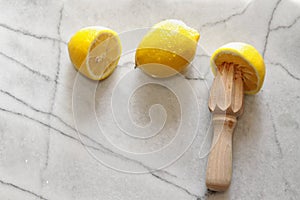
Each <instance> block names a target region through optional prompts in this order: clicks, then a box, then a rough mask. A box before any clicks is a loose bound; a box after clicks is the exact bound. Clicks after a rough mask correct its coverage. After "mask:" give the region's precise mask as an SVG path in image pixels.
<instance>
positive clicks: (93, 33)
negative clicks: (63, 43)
mask: <svg viewBox="0 0 300 200" xmlns="http://www.w3.org/2000/svg"><path fill="white" fill-rule="evenodd" d="M68 50H69V56H70V60H71V62H72V63H73V65H74V67H75V68H76V69H77V70H78V71H79V72H80V73H81V74H83V75H84V76H86V77H88V78H90V79H92V80H102V79H105V78H107V77H108V76H109V75H110V74H111V73H112V72H113V71H114V69H115V68H116V66H117V65H118V61H119V59H120V55H121V51H122V47H121V42H120V39H119V36H118V34H117V33H116V32H114V31H113V30H111V29H108V28H105V27H99V26H93V27H86V28H83V29H81V30H79V31H78V32H76V33H75V34H74V35H73V36H72V38H71V39H70V41H69V43H68Z"/></svg>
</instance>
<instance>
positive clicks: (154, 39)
mask: <svg viewBox="0 0 300 200" xmlns="http://www.w3.org/2000/svg"><path fill="white" fill-rule="evenodd" d="M199 38H200V34H199V33H198V31H197V30H195V29H193V28H190V27H188V26H187V25H186V24H185V23H183V22H182V21H180V20H175V19H169V20H165V21H162V22H159V23H158V24H156V25H154V26H153V27H152V28H151V29H150V30H149V32H148V33H147V34H146V35H145V36H144V37H143V39H142V41H141V42H140V44H139V46H138V48H137V50H136V54H135V64H136V66H137V67H140V68H141V69H142V70H143V71H144V72H146V73H147V74H148V75H151V76H153V77H168V76H172V75H174V74H176V73H178V72H181V71H183V70H184V69H185V68H186V67H187V66H188V65H189V63H190V62H191V61H192V60H193V58H194V56H195V52H196V49H197V42H198V40H199Z"/></svg>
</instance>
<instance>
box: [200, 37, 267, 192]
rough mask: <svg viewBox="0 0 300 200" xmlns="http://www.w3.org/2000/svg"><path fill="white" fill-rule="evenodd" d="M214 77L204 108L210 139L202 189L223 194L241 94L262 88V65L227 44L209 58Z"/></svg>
mask: <svg viewBox="0 0 300 200" xmlns="http://www.w3.org/2000/svg"><path fill="white" fill-rule="evenodd" d="M211 61H212V62H211V64H212V69H213V72H214V74H215V79H214V81H213V84H212V87H211V90H210V98H209V102H208V107H209V109H210V111H211V112H212V120H213V128H214V137H213V141H212V146H211V151H210V155H209V158H208V163H207V172H206V186H207V187H208V189H210V190H214V191H225V190H226V189H227V188H228V187H229V185H230V182H231V176H232V137H233V131H234V128H235V126H236V123H237V119H238V117H239V116H240V115H241V114H242V113H243V110H244V109H243V106H244V93H247V94H255V93H257V92H258V91H259V90H260V89H261V86H262V84H263V81H264V76H265V64H264V61H263V58H262V57H261V55H260V54H259V52H258V51H257V50H256V49H255V48H254V47H253V46H251V45H249V44H246V43H240V42H233V43H228V44H226V45H224V46H222V47H220V48H219V49H217V50H216V51H215V53H214V54H213V55H212V57H211Z"/></svg>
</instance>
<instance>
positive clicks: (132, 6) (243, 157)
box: [0, 0, 300, 200]
mask: <svg viewBox="0 0 300 200" xmlns="http://www.w3.org/2000/svg"><path fill="white" fill-rule="evenodd" d="M0 5H1V7H0V9H1V12H0V35H1V37H0V67H1V73H0V199H1V200H2V199H3V200H6V199H7V200H8V199H22V200H27V199H28V200H33V199H44V200H54V199H66V200H68V199H78V200H79V199H84V200H87V199H88V200H93V199H105V200H109V199H113V200H116V199H120V200H125V199H131V200H137V199H147V200H158V199H166V200H167V199H180V200H200V199H251V200H252V199H299V197H300V190H299V188H300V182H299V180H300V173H299V170H300V160H299V159H300V148H299V145H298V144H299V143H300V135H299V124H300V115H299V113H300V106H299V105H298V104H299V100H300V95H299V91H300V84H299V81H300V68H299V66H298V64H299V63H300V58H299V55H300V35H299V32H300V2H299V1H297V0H278V1H275V0H268V1H258V0H248V1H246V0H241V1H231V0H230V1H221V0H217V1H208V0H200V1H197V0H190V1H179V0H176V1H172V0H154V1H144V0H142V1H138V0H131V1H115V0H113V1H96V0H93V1H83V0H80V1H76V2H75V1H55V0H54V1H35V0H26V1H15V0H13V1H4V0H3V1H1V2H0ZM170 18H172V19H174V18H175V19H180V20H182V21H184V22H185V23H187V24H188V25H189V26H191V27H193V28H195V29H197V30H198V31H199V32H200V34H201V38H200V41H199V44H200V47H199V48H198V51H197V55H196V57H195V60H194V61H193V63H192V67H190V68H189V69H188V70H187V71H186V72H185V74H184V77H185V78H182V80H181V81H187V82H188V84H189V85H190V88H191V90H192V91H193V95H195V97H196V99H197V103H198V104H199V106H198V111H199V112H200V115H199V117H198V118H197V117H196V115H195V119H191V121H190V124H191V125H190V126H189V124H188V125H187V126H186V128H185V130H186V133H181V136H182V134H186V136H187V137H181V139H180V140H179V141H178V140H177V141H175V144H176V145H177V147H180V145H182V146H183V145H187V144H189V142H192V144H191V145H190V146H188V148H187V150H186V151H185V152H184V154H183V155H182V156H181V157H180V158H179V159H177V160H175V161H174V162H172V163H171V164H170V165H168V166H166V167H164V168H163V169H161V170H159V171H155V169H156V168H157V167H158V163H159V162H162V163H165V162H166V163H169V161H170V158H172V156H175V155H176V153H180V152H179V150H180V148H174V147H176V145H175V146H173V147H172V146H171V147H170V148H173V149H171V150H170V151H166V154H158V157H154V156H153V157H151V155H150V157H145V156H139V155H130V154H126V153H124V152H122V151H121V150H119V149H118V148H116V147H114V146H112V145H111V144H109V143H107V142H104V141H105V138H108V139H110V141H113V143H114V144H117V146H118V147H120V148H122V149H123V150H124V149H125V150H127V151H133V152H138V153H141V152H147V151H149V150H156V149H159V148H161V147H163V146H165V145H166V144H168V143H170V142H171V141H172V138H174V137H175V133H176V129H178V127H179V124H180V121H181V119H180V116H181V114H182V113H183V112H184V110H183V111H182V110H180V109H179V108H180V106H181V105H180V106H179V104H180V102H178V100H177V99H176V96H174V94H172V92H170V91H169V90H167V89H166V88H164V87H159V86H157V85H155V86H151V85H150V86H144V89H143V87H142V88H141V89H140V90H138V91H137V93H136V94H134V95H133V98H132V99H131V100H130V101H129V104H128V107H129V110H130V114H131V115H130V117H131V118H132V120H133V121H134V122H135V123H136V124H137V125H139V126H145V125H147V124H148V123H149V122H150V121H151V120H150V119H151V115H152V114H153V116H155V112H154V113H152V114H151V109H150V107H151V105H153V104H161V105H163V106H164V109H165V112H166V114H167V118H166V123H165V126H164V129H162V132H161V133H162V134H159V135H158V137H157V138H151V139H149V140H141V141H136V140H134V139H132V138H131V139H128V138H127V139H126V136H124V135H121V133H122V132H121V131H120V129H119V127H118V126H116V124H115V121H114V118H113V117H114V116H112V113H111V110H110V104H111V99H110V97H111V94H112V93H113V91H114V87H115V85H117V83H118V81H120V80H122V78H124V77H126V75H128V74H129V73H135V74H134V75H135V79H133V80H132V82H127V83H128V87H127V88H126V87H124V91H129V89H130V87H129V86H132V85H131V84H134V83H135V82H136V81H138V80H139V78H141V77H142V75H139V73H141V72H140V71H139V70H138V69H134V57H133V56H134V52H133V53H128V54H126V55H124V56H122V58H121V60H120V63H119V66H118V68H117V69H116V71H115V72H114V73H113V74H112V76H110V77H109V78H108V79H106V80H105V81H102V82H101V83H100V84H99V85H97V84H96V83H95V82H92V81H89V80H87V79H85V78H82V77H81V76H79V77H78V76H77V73H76V71H75V70H74V68H73V67H72V65H71V63H70V60H69V57H68V51H67V42H68V40H69V39H70V37H71V35H72V34H73V33H74V32H76V31H77V30H78V29H80V28H82V27H85V26H91V25H101V26H106V27H109V28H112V29H114V30H116V31H117V32H119V33H121V34H122V33H124V34H125V33H126V32H128V31H132V30H135V29H139V28H144V27H150V26H152V25H153V24H155V23H157V22H159V21H161V20H164V19H170ZM232 41H241V42H246V43H250V44H252V45H253V46H255V47H256V48H257V49H258V50H259V52H260V53H261V54H262V55H263V56H264V59H265V63H266V68H267V71H266V77H265V83H264V86H263V88H262V90H261V91H260V92H259V93H258V94H257V95H255V96H246V98H245V113H244V115H243V116H242V117H241V119H240V120H239V123H238V125H237V127H236V130H235V135H234V143H233V145H234V146H233V178H232V184H231V186H230V188H229V190H228V191H226V192H224V193H213V192H209V191H207V189H206V187H205V169H206V161H207V157H206V156H205V155H206V153H207V151H208V149H209V146H210V140H211V136H212V134H211V133H212V132H211V131H212V130H211V126H210V113H209V111H208V109H207V98H208V87H209V86H210V85H211V82H212V80H213V75H212V73H211V72H210V69H209V65H208V63H209V56H210V55H211V53H212V52H213V51H214V50H215V49H216V48H218V47H219V46H221V45H223V44H225V43H227V42H232ZM78 79H80V80H81V82H79V83H80V84H79V86H78V87H81V90H79V91H80V92H79V93H77V95H75V97H74V85H76V84H75V83H76V81H78ZM179 81H180V80H179ZM182 83H183V82H182ZM125 86H126V85H125ZM75 94H76V93H75ZM92 94H95V98H94V99H93V98H90V97H91V96H89V95H92ZM148 94H151V96H149V95H148ZM74 98H75V100H74ZM190 98H191V99H193V96H191V97H190ZM74 102H75V103H74ZM93 104H95V107H93V106H92V105H93ZM74 105H75V114H74ZM191 105H192V104H191ZM183 106H185V109H191V107H189V105H183ZM91 109H94V110H95V116H96V117H97V119H98V122H99V123H100V125H99V126H102V128H103V130H105V131H104V132H105V133H106V134H107V135H105V134H104V136H105V137H103V136H100V135H97V131H96V128H97V127H96V125H97V123H96V121H93V120H94V118H91V116H92V115H91V113H92V112H91ZM149 109H150V110H149ZM154 111H155V110H154ZM148 113H149V114H148ZM193 116H194V115H193ZM117 117H118V116H117ZM193 120H199V122H201V123H200V124H199V129H198V130H197V132H196V133H197V134H196V135H195V138H194V137H193V131H194V129H195V127H194V125H193V124H196V123H195V121H193ZM77 130H78V131H77ZM168 155H169V157H168ZM99 158H100V161H99V160H97V159H99ZM171 160H172V159H171ZM101 161H103V162H104V163H101ZM159 164H160V163H159ZM112 168H117V169H118V170H115V169H112ZM120 170H125V171H126V170H129V171H145V172H147V173H143V174H135V173H124V172H120ZM153 170H154V171H153Z"/></svg>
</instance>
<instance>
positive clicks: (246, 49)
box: [210, 42, 266, 94]
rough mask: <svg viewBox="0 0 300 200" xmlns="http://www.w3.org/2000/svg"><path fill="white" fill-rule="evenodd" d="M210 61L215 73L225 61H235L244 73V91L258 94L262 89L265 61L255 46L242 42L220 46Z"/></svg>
mask: <svg viewBox="0 0 300 200" xmlns="http://www.w3.org/2000/svg"><path fill="white" fill-rule="evenodd" d="M210 61H211V67H212V71H213V73H214V75H216V71H217V70H218V68H220V67H221V66H222V64H223V63H224V62H227V63H234V64H235V66H236V67H237V68H238V70H239V71H241V73H242V79H243V82H244V93H246V94H256V93H257V92H259V90H260V89H261V87H262V85H263V82H264V78H265V71H266V70H265V63H264V60H263V58H262V56H261V55H260V54H259V52H258V51H257V50H256V49H255V48H254V47H253V46H251V45H249V44H246V43H241V42H232V43H228V44H226V45H224V46H222V47H220V48H218V49H217V50H216V51H215V52H214V53H213V55H212V56H211V60H210Z"/></svg>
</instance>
